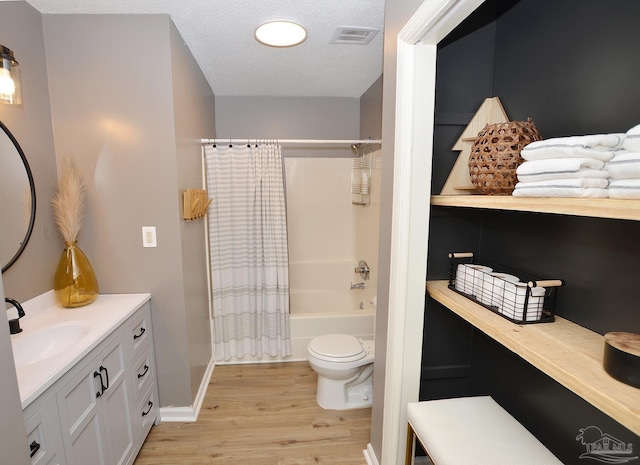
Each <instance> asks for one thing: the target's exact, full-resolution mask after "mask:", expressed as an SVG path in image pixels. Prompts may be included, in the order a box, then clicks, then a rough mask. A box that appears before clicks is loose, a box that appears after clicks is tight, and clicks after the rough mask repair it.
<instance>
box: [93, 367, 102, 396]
mask: <svg viewBox="0 0 640 465" xmlns="http://www.w3.org/2000/svg"><path fill="white" fill-rule="evenodd" d="M98 376H99V377H100V390H99V391H98V392H96V397H100V396H101V395H102V393H103V392H104V383H103V382H102V373H98V372H97V371H94V372H93V377H94V378H96V377H98Z"/></svg>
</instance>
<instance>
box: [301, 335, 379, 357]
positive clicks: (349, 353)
mask: <svg viewBox="0 0 640 465" xmlns="http://www.w3.org/2000/svg"><path fill="white" fill-rule="evenodd" d="M307 349H308V352H309V353H310V354H311V355H313V356H314V357H316V358H318V359H319V360H324V361H327V362H336V363H346V362H355V361H357V360H361V359H363V358H365V357H366V356H367V351H366V350H364V348H363V347H362V344H361V343H360V341H358V339H356V338H355V337H354V336H350V335H347V334H325V335H324V336H318V337H315V338H314V339H313V340H312V341H311V342H310V343H309V346H308V347H307Z"/></svg>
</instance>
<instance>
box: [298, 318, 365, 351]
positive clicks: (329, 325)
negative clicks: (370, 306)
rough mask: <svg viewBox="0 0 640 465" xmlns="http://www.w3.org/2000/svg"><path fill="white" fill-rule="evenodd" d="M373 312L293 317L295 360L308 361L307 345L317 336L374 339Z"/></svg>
mask: <svg viewBox="0 0 640 465" xmlns="http://www.w3.org/2000/svg"><path fill="white" fill-rule="evenodd" d="M373 317H374V314H373V312H363V313H360V314H350V315H313V314H307V315H291V346H292V349H293V355H292V356H291V357H290V358H288V360H289V359H290V360H291V361H294V360H306V359H307V345H308V344H309V342H310V341H311V339H313V338H314V337H316V336H322V335H323V334H331V333H343V334H351V335H352V336H355V337H359V338H362V339H373Z"/></svg>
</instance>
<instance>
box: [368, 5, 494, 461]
mask: <svg viewBox="0 0 640 465" xmlns="http://www.w3.org/2000/svg"><path fill="white" fill-rule="evenodd" d="M483 1H484V0H425V2H424V3H423V4H422V5H421V6H420V8H419V9H418V10H417V11H416V13H415V14H414V15H413V17H412V18H411V19H410V20H409V22H408V23H407V24H406V25H405V27H404V28H403V29H402V30H401V31H400V33H399V34H398V39H397V50H398V53H397V55H398V56H397V78H396V80H397V83H396V121H395V147H394V153H395V156H394V184H393V217H392V239H391V265H390V284H389V311H388V314H389V319H388V327H387V353H386V367H387V368H386V373H385V393H384V398H385V403H384V404H385V405H384V423H383V426H382V457H381V459H382V460H381V463H383V464H394V463H403V462H404V459H405V451H404V444H406V434H407V427H406V425H407V421H406V405H407V403H409V402H415V401H417V400H418V394H419V387H420V363H421V354H422V328H423V315H424V299H425V295H424V294H425V288H424V284H425V280H426V264H427V243H428V231H429V229H428V226H429V198H430V194H431V192H430V190H431V161H432V151H433V147H432V144H433V122H434V113H435V69H436V58H437V57H436V51H437V43H438V42H439V41H440V40H441V39H442V38H443V37H445V36H446V35H447V34H448V33H449V32H451V30H453V29H454V28H455V26H456V25H457V24H459V23H460V22H461V21H462V20H463V19H464V18H466V16H468V15H469V14H470V13H471V12H472V11H473V10H475V9H476V8H477V7H478V6H479V5H480V4H482V3H483ZM420 41H422V42H421V43H419V42H420ZM416 102H419V104H417V105H415V103H416Z"/></svg>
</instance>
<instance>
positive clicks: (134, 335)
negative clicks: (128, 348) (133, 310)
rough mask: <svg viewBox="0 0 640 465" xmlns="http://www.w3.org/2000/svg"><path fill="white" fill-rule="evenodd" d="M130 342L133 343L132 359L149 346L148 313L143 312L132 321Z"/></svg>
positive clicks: (149, 328)
mask: <svg viewBox="0 0 640 465" xmlns="http://www.w3.org/2000/svg"><path fill="white" fill-rule="evenodd" d="M130 330H131V340H132V342H133V356H134V358H135V357H136V356H137V355H138V354H139V353H140V352H141V351H142V350H144V347H148V346H149V339H150V335H151V334H150V333H151V321H149V313H148V312H143V313H142V314H141V315H138V316H137V318H136V319H135V320H134V323H133V324H132V325H131V326H130Z"/></svg>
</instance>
